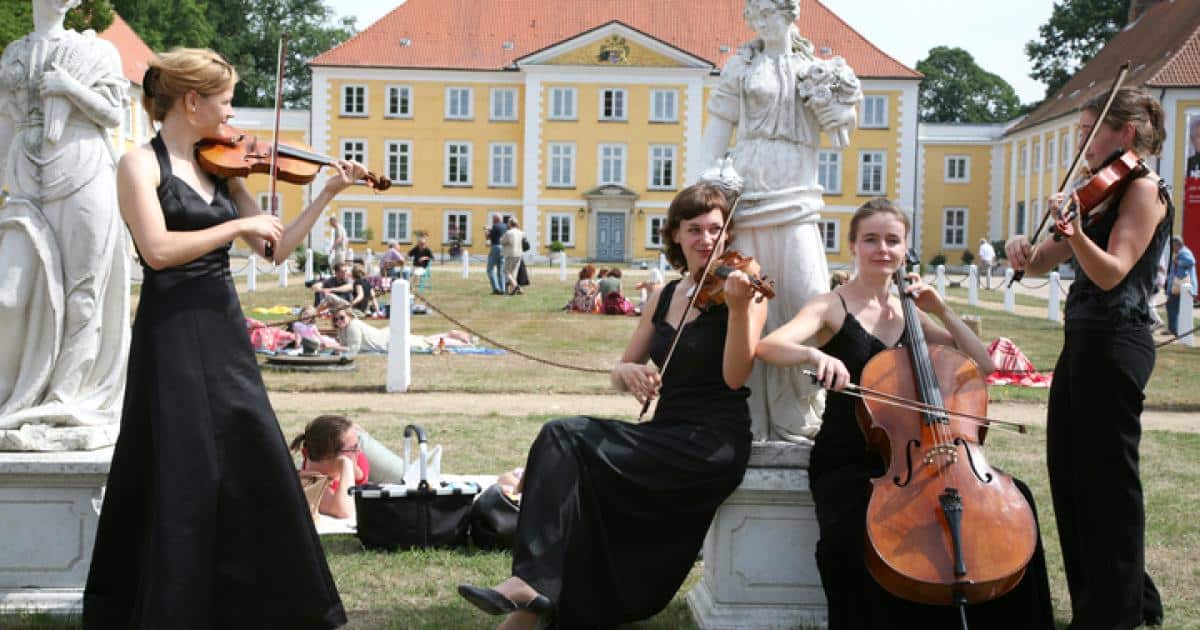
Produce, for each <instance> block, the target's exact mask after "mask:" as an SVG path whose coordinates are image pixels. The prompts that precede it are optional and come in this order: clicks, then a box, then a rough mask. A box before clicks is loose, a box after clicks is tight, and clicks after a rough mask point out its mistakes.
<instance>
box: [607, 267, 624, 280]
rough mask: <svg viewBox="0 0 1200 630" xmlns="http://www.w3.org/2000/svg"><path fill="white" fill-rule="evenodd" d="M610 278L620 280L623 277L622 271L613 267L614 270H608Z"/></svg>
mask: <svg viewBox="0 0 1200 630" xmlns="http://www.w3.org/2000/svg"><path fill="white" fill-rule="evenodd" d="M608 277H609V278H620V277H621V270H620V269H617V268H616V267H613V268H612V269H609V270H608Z"/></svg>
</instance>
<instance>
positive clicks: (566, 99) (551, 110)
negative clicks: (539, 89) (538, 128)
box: [546, 86, 579, 120]
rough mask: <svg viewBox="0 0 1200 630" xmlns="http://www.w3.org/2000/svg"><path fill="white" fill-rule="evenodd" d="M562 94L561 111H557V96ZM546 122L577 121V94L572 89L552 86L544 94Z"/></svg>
mask: <svg viewBox="0 0 1200 630" xmlns="http://www.w3.org/2000/svg"><path fill="white" fill-rule="evenodd" d="M560 93H561V94H562V95H563V97H562V106H563V110H562V111H559V110H558V109H557V107H556V106H557V105H558V100H559V99H558V94H560ZM546 103H547V105H546V111H547V112H548V114H547V116H546V118H547V119H548V120H579V92H578V91H577V90H576V89H575V88H573V87H564V86H554V87H551V88H549V91H548V92H547V94H546ZM566 110H570V111H566Z"/></svg>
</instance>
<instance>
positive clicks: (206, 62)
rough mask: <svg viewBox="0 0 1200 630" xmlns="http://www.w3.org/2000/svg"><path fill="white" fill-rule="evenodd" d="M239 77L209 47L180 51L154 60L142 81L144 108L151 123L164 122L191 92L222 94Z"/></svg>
mask: <svg viewBox="0 0 1200 630" xmlns="http://www.w3.org/2000/svg"><path fill="white" fill-rule="evenodd" d="M237 80H238V74H237V70H234V68H233V66H232V65H230V63H229V62H228V61H225V58H224V57H222V56H221V55H219V54H217V53H216V52H213V51H211V50H209V49H207V48H176V49H174V50H172V51H170V52H166V53H163V54H161V55H159V56H158V57H157V58H155V59H151V60H150V67H149V68H147V69H146V74H145V75H144V76H143V78H142V105H143V106H144V107H145V108H146V111H147V112H149V113H150V120H152V121H156V122H162V120H163V118H166V116H167V112H168V111H170V110H171V108H172V107H174V106H175V102H176V101H178V100H179V99H181V98H183V95H185V94H187V93H188V92H189V91H191V90H196V92H197V93H198V94H200V95H201V96H211V95H213V94H219V93H221V92H223V91H225V90H228V89H229V88H231V87H233V85H234V84H235V83H237Z"/></svg>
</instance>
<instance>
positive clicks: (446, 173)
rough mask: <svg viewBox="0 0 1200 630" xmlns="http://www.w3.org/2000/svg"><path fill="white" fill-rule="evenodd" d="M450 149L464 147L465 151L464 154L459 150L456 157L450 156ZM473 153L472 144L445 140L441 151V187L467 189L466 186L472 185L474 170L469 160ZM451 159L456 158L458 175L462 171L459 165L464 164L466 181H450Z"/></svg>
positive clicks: (465, 141)
mask: <svg viewBox="0 0 1200 630" xmlns="http://www.w3.org/2000/svg"><path fill="white" fill-rule="evenodd" d="M451 147H456V148H459V149H461V148H462V147H466V150H465V153H464V152H463V151H461V150H460V151H458V152H457V153H458V155H456V156H451V155H450V154H451V152H452V151H451ZM474 153H475V147H474V146H473V145H472V143H471V142H470V141H467V140H447V141H446V144H445V146H444V148H443V150H442V154H443V158H442V185H443V186H454V187H467V186H471V185H472V182H473V181H474V175H475V173H474V172H473V171H474V170H475V169H474V168H473V165H472V164H471V160H472V158H473V156H474ZM451 157H457V158H458V160H459V164H460V166H459V169H458V171H459V173H462V170H463V169H462V167H461V165H462V164H463V163H465V164H466V167H467V168H466V171H467V176H466V181H454V180H452V179H450V160H451Z"/></svg>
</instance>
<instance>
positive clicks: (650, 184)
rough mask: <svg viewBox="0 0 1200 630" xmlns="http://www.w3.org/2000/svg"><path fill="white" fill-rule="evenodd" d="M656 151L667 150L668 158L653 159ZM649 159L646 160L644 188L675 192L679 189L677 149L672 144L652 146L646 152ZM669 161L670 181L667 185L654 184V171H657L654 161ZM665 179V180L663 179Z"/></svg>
mask: <svg viewBox="0 0 1200 630" xmlns="http://www.w3.org/2000/svg"><path fill="white" fill-rule="evenodd" d="M658 150H669V151H670V155H669V156H666V155H664V156H661V157H655V156H654V152H655V151H658ZM647 154H648V157H649V159H648V160H647V166H648V168H647V170H648V171H649V172H648V173H646V188H647V189H649V190H675V189H676V188H678V187H679V147H677V146H676V145H673V144H652V145H650V147H649V149H648V151H647ZM666 159H670V160H671V181H670V182H668V183H662V184H655V183H654V176H655V174H656V173H655V171H657V170H659V167H658V165H657V164H656V160H666ZM664 179H665V178H664Z"/></svg>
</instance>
